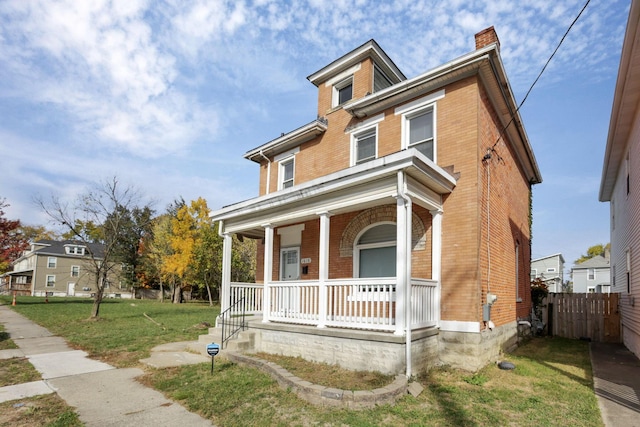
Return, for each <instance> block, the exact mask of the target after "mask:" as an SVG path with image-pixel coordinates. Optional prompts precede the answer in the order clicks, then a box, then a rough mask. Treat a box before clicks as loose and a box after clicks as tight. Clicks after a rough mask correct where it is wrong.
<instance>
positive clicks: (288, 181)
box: [279, 157, 295, 190]
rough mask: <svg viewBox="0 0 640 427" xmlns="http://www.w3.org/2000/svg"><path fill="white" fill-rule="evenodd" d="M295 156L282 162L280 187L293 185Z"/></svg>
mask: <svg viewBox="0 0 640 427" xmlns="http://www.w3.org/2000/svg"><path fill="white" fill-rule="evenodd" d="M294 166H295V159H294V157H290V158H288V159H287V160H283V161H282V162H280V186H279V187H280V189H281V190H282V189H285V188H289V187H293V171H294Z"/></svg>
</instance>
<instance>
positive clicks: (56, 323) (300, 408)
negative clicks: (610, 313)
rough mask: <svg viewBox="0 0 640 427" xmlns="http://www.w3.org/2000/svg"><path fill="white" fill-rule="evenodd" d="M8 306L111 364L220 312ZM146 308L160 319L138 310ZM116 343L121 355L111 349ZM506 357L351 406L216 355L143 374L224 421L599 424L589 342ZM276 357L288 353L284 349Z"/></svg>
mask: <svg viewBox="0 0 640 427" xmlns="http://www.w3.org/2000/svg"><path fill="white" fill-rule="evenodd" d="M0 302H2V299H1V298H0ZM5 303H6V302H5ZM13 308H14V309H16V310H17V311H19V312H21V313H22V314H24V315H25V316H27V317H30V318H32V319H34V320H36V321H37V322H39V323H40V324H42V325H44V326H46V327H48V328H49V329H50V330H51V331H52V332H54V333H56V334H59V335H61V336H64V337H65V338H67V339H68V340H69V341H71V342H72V343H73V344H74V345H76V346H78V347H80V348H83V349H85V350H87V351H89V352H90V353H91V354H93V355H95V356H97V357H100V358H102V359H103V360H104V359H106V360H108V361H112V360H120V361H121V364H120V365H119V366H130V365H132V364H134V363H135V360H136V358H142V357H146V355H147V354H148V351H149V349H150V348H151V347H153V346H155V345H157V344H160V343H164V342H170V341H185V340H192V339H196V337H197V336H198V335H199V334H202V333H205V332H204V330H203V329H200V327H201V326H200V324H201V323H202V322H209V323H213V319H214V318H215V315H216V314H217V313H218V311H217V309H212V308H210V307H208V305H204V304H181V305H173V304H170V303H164V304H161V303H158V302H151V301H138V300H136V301H125V300H108V301H106V302H105V303H104V306H103V307H102V309H101V316H102V317H103V318H102V320H100V321H87V320H86V319H87V317H88V316H89V313H90V310H91V301H82V300H75V299H71V300H65V299H55V298H54V299H50V300H49V304H45V303H44V302H43V301H42V300H41V299H37V298H33V299H31V300H30V301H24V302H23V301H18V305H17V306H16V307H13ZM145 313H146V314H147V315H148V316H150V317H151V318H153V320H154V321H155V322H158V323H160V324H161V325H162V326H158V325H156V324H155V323H154V322H151V321H150V320H148V319H147V318H145V316H144V314H145ZM120 352H122V353H124V354H125V355H126V356H125V357H123V358H119V357H116V356H115V355H116V354H118V353H120ZM506 359H508V360H509V361H511V362H513V363H514V364H515V365H516V369H515V370H513V371H503V370H500V369H498V368H497V367H496V366H495V365H489V366H487V367H486V368H484V369H483V370H481V371H479V372H477V373H475V374H472V373H469V372H465V371H460V370H456V369H450V368H446V367H444V368H438V369H434V370H432V371H430V372H429V373H428V374H423V375H419V376H418V377H417V381H419V382H420V383H421V384H422V385H423V386H425V390H424V392H423V393H422V394H421V395H420V396H418V397H417V398H414V397H412V396H409V395H407V396H405V397H404V398H402V399H401V400H400V401H399V402H398V403H397V404H396V405H393V406H390V405H385V406H379V407H376V408H374V409H367V410H359V411H354V410H346V409H328V408H322V407H317V406H314V405H311V404H309V403H307V402H305V401H303V400H300V399H298V398H297V397H296V396H295V394H294V393H292V392H290V391H287V390H283V389H281V388H280V387H279V386H278V384H277V383H276V382H275V381H274V380H273V379H271V378H270V377H269V376H268V375H266V374H264V373H262V372H260V371H258V370H256V369H252V368H248V367H244V366H239V365H235V364H232V363H230V362H226V361H224V359H222V358H220V360H216V364H215V372H214V374H213V375H211V374H210V364H208V363H204V364H200V365H192V366H185V367H181V368H171V369H161V370H155V369H150V368H149V369H147V372H148V373H147V375H145V377H144V378H143V379H142V381H143V382H144V383H146V384H148V385H150V386H153V387H155V388H156V389H158V390H160V391H162V392H163V393H165V394H166V395H167V396H168V397H169V398H171V399H173V400H176V401H178V402H180V403H181V404H183V405H184V406H185V407H187V408H188V409H190V410H191V411H194V412H198V413H200V414H201V415H203V416H204V417H207V418H210V419H211V420H212V421H213V423H214V424H216V425H223V426H246V425H257V426H273V425H282V426H289V425H301V426H306V425H325V426H334V425H335V426H346V425H349V426H378V425H389V426H392V425H393V426H396V425H414V426H423V425H429V426H432V425H433V426H503V425H512V426H541V425H544V426H564V425H568V424H569V425H572V426H602V425H603V423H602V420H601V416H600V411H599V409H598V405H597V400H596V397H595V394H594V392H593V379H592V372H591V365H590V360H589V351H588V344H587V343H585V342H583V341H570V340H564V339H558V338H536V339H533V340H531V341H530V342H529V343H527V344H526V345H525V346H522V347H521V348H520V349H518V350H517V351H516V352H515V353H514V354H511V355H508V356H507V357H506ZM281 363H282V364H283V365H285V364H286V363H292V362H291V361H290V360H289V361H287V360H284V359H283V360H282V361H281ZM293 363H294V365H301V364H303V363H304V362H301V361H299V360H296V361H294V362H293ZM291 366H292V369H293V365H291ZM299 368H302V366H296V369H299ZM333 370H334V367H327V366H326V365H320V364H309V366H307V367H305V369H300V370H299V371H298V372H297V375H299V376H300V377H301V378H303V379H304V372H310V373H314V375H316V376H317V375H318V372H327V375H335V373H334V372H333ZM329 371H331V372H329ZM309 375H311V374H309ZM339 375H345V381H346V380H347V378H346V375H349V374H348V373H341V374H339ZM364 387H366V386H364Z"/></svg>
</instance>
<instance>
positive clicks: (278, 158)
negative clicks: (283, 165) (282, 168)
mask: <svg viewBox="0 0 640 427" xmlns="http://www.w3.org/2000/svg"><path fill="white" fill-rule="evenodd" d="M299 152H300V147H296V148H292V149H291V150H288V151H285V152H284V153H280V154H278V155H277V156H275V157H274V158H273V161H274V162H279V161H281V160H284V159H286V158H287V157H291V156H295V155H296V154H298V153H299Z"/></svg>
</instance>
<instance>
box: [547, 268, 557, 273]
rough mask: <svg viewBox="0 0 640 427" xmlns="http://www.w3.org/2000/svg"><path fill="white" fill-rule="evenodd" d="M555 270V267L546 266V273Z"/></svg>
mask: <svg viewBox="0 0 640 427" xmlns="http://www.w3.org/2000/svg"><path fill="white" fill-rule="evenodd" d="M555 272H556V268H555V267H548V268H547V273H555Z"/></svg>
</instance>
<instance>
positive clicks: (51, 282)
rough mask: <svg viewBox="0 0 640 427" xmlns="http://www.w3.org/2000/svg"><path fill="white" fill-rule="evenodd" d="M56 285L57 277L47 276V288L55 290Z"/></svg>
mask: <svg viewBox="0 0 640 427" xmlns="http://www.w3.org/2000/svg"><path fill="white" fill-rule="evenodd" d="M55 285H56V276H55V275H54V274H47V285H46V286H47V288H53V287H54V286H55Z"/></svg>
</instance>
